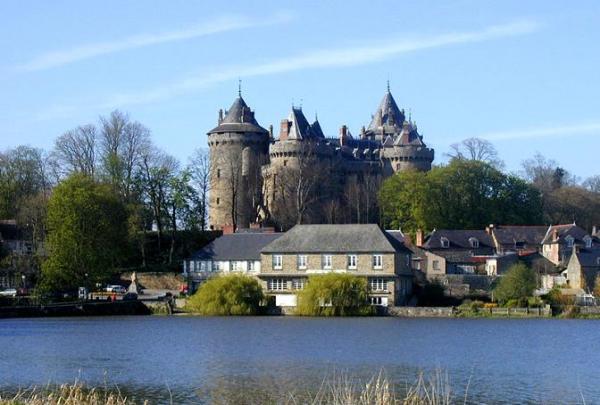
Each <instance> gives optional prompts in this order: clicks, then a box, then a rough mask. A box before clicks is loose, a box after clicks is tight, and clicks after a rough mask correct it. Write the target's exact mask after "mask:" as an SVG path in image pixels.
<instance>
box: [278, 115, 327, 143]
mask: <svg viewBox="0 0 600 405" xmlns="http://www.w3.org/2000/svg"><path fill="white" fill-rule="evenodd" d="M288 121H289V122H290V123H291V126H290V130H289V132H288V138H287V139H294V140H302V139H311V138H313V139H314V138H321V139H325V135H323V130H321V125H320V124H319V121H316V120H315V122H314V123H313V124H312V125H311V124H309V122H308V120H307V119H306V116H305V115H304V113H303V112H302V108H299V107H292V111H290V115H289V116H288Z"/></svg>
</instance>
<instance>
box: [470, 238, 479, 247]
mask: <svg viewBox="0 0 600 405" xmlns="http://www.w3.org/2000/svg"><path fill="white" fill-rule="evenodd" d="M469 243H470V244H471V247H472V248H473V249H477V248H478V247H479V240H477V238H469Z"/></svg>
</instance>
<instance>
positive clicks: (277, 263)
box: [273, 255, 283, 270]
mask: <svg viewBox="0 0 600 405" xmlns="http://www.w3.org/2000/svg"><path fill="white" fill-rule="evenodd" d="M282 266H283V258H282V257H281V255H273V268H274V269H275V270H281V267H282Z"/></svg>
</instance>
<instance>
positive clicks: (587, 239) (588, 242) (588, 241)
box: [583, 236, 592, 249]
mask: <svg viewBox="0 0 600 405" xmlns="http://www.w3.org/2000/svg"><path fill="white" fill-rule="evenodd" d="M583 241H584V242H585V247H586V248H587V249H591V248H592V238H590V237H589V236H586V237H584V238H583Z"/></svg>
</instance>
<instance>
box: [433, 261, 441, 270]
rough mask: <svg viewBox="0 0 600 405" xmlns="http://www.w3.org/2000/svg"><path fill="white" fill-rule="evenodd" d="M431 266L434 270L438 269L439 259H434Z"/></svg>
mask: <svg viewBox="0 0 600 405" xmlns="http://www.w3.org/2000/svg"><path fill="white" fill-rule="evenodd" d="M431 266H432V267H433V269H434V270H439V269H440V261H439V260H434V261H433V262H432V263H431Z"/></svg>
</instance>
